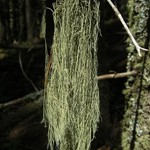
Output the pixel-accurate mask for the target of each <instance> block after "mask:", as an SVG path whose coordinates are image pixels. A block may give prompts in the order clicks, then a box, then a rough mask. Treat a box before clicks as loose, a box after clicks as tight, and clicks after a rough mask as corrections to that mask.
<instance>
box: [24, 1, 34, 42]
mask: <svg viewBox="0 0 150 150" xmlns="http://www.w3.org/2000/svg"><path fill="white" fill-rule="evenodd" d="M25 2H26V23H27V41H31V40H32V39H33V18H32V16H31V15H32V12H31V4H30V0H26V1H25Z"/></svg>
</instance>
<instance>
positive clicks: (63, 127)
mask: <svg viewBox="0 0 150 150" xmlns="http://www.w3.org/2000/svg"><path fill="white" fill-rule="evenodd" d="M99 15H100V13H99V3H98V2H97V1H96V0H94V1H91V0H57V1H56V3H55V6H54V25H55V31H54V39H53V45H52V69H51V73H50V76H49V80H48V85H47V97H46V99H45V102H44V108H45V110H44V116H45V121H46V122H47V123H48V142H49V145H50V148H51V150H53V149H54V148H53V146H54V145H55V146H56V147H57V148H58V149H59V150H88V149H89V148H90V143H91V140H92V139H93V138H94V133H95V131H96V129H97V123H98V121H99V116H100V112H99V90H98V85H97V82H98V81H97V78H96V76H97V66H98V64H97V40H98V33H99V18H100V16H99Z"/></svg>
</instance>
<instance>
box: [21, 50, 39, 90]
mask: <svg viewBox="0 0 150 150" xmlns="http://www.w3.org/2000/svg"><path fill="white" fill-rule="evenodd" d="M19 64H20V68H21V71H22V73H23V75H24V77H25V78H26V80H27V81H29V83H30V84H31V85H32V87H33V88H34V89H35V91H36V92H38V91H39V90H38V89H37V87H36V86H35V84H34V83H33V81H32V80H31V79H30V78H29V77H28V76H27V74H26V73H25V71H24V68H23V65H22V61H21V52H20V53H19Z"/></svg>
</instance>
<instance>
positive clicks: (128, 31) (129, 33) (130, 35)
mask: <svg viewBox="0 0 150 150" xmlns="http://www.w3.org/2000/svg"><path fill="white" fill-rule="evenodd" d="M107 2H108V3H109V4H110V6H111V7H112V9H113V10H114V12H115V13H116V15H117V16H118V18H119V19H120V21H121V23H122V25H123V26H124V28H125V30H126V31H127V33H128V35H129V37H130V38H131V40H132V42H133V44H134V46H135V48H136V50H137V52H138V54H139V56H142V55H141V50H144V51H147V50H148V49H145V48H142V47H140V46H139V45H138V43H137V42H136V40H135V38H134V37H133V35H132V33H131V31H130V30H129V28H128V26H127V24H126V23H125V21H124V19H123V17H122V16H121V14H120V12H119V10H118V9H117V7H116V6H115V5H114V4H113V3H112V1H111V0H107Z"/></svg>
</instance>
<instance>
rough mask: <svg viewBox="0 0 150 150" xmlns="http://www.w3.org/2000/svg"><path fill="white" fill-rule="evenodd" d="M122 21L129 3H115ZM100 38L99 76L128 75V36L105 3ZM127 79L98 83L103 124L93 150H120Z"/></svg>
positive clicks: (102, 9) (100, 124)
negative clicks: (125, 73)
mask: <svg viewBox="0 0 150 150" xmlns="http://www.w3.org/2000/svg"><path fill="white" fill-rule="evenodd" d="M113 3H114V4H115V5H116V6H117V8H118V9H119V11H120V12H121V14H122V15H123V18H127V17H126V13H127V12H126V3H127V1H124V2H123V1H115V0H114V1H113ZM100 10H101V22H100V28H101V34H102V36H100V39H99V50H98V61H99V68H98V75H103V74H109V73H121V72H126V59H127V51H126V44H125V40H126V38H127V33H126V31H125V30H124V28H123V26H122V24H121V22H120V20H119V19H118V17H117V16H116V15H115V13H114V11H113V10H112V8H111V7H110V6H109V4H108V3H107V2H106V1H101V8H100ZM125 81H126V78H121V79H106V80H100V81H99V90H100V110H101V118H100V120H101V122H100V123H99V127H98V130H97V133H96V138H95V139H94V140H93V142H92V150H97V149H98V148H99V149H100V150H101V149H104V150H109V149H111V150H113V149H117V150H121V121H122V119H123V115H124V105H125V98H124V95H123V94H122V90H123V89H124V88H125V85H124V84H125Z"/></svg>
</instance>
